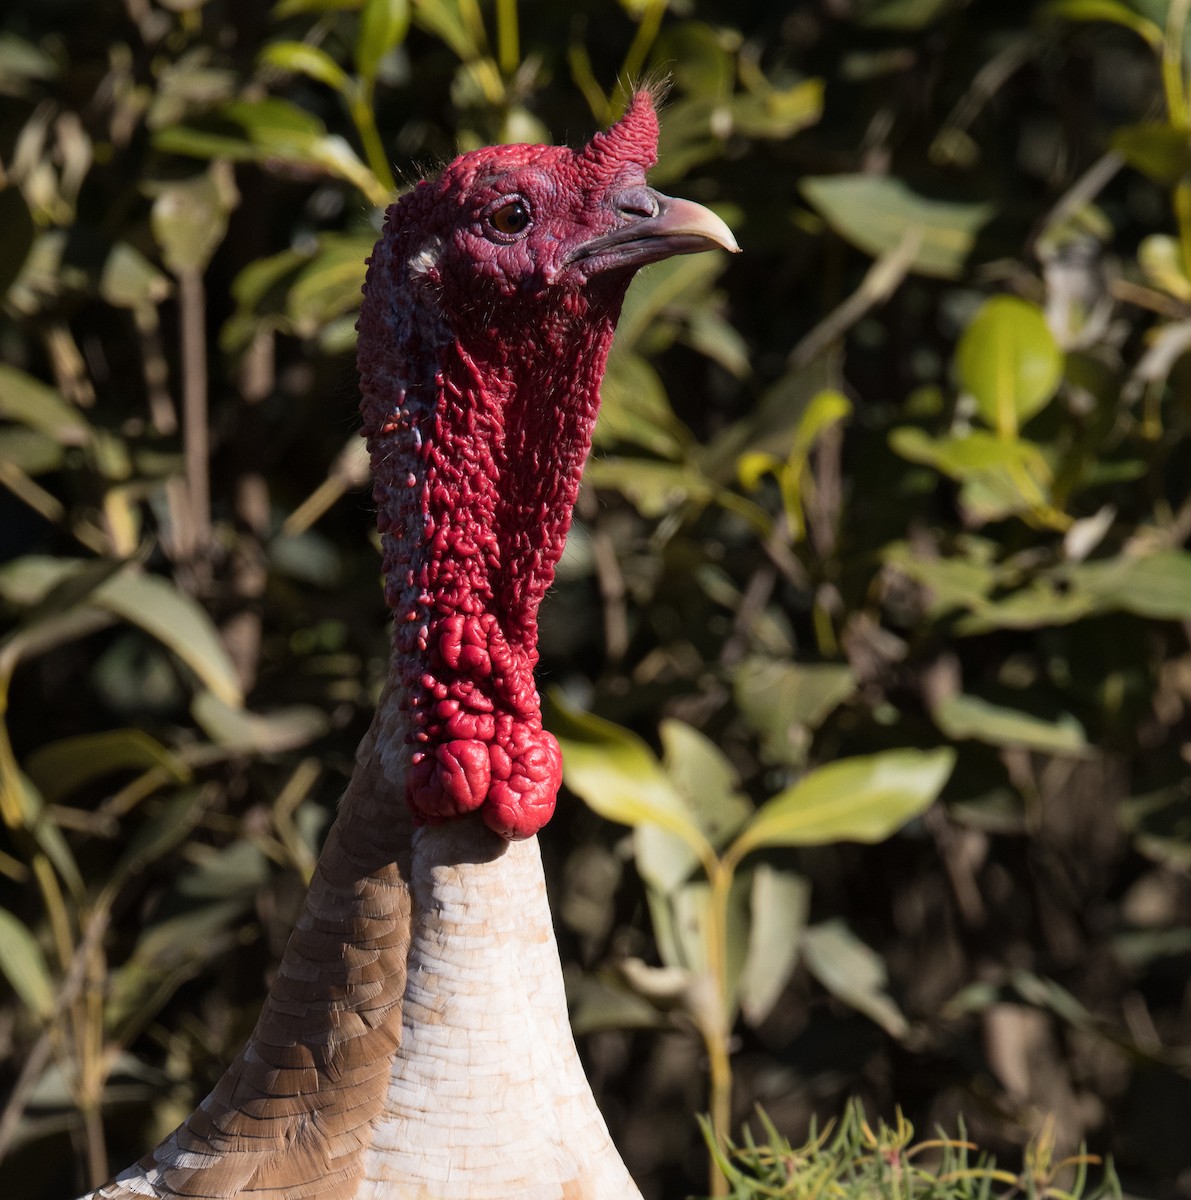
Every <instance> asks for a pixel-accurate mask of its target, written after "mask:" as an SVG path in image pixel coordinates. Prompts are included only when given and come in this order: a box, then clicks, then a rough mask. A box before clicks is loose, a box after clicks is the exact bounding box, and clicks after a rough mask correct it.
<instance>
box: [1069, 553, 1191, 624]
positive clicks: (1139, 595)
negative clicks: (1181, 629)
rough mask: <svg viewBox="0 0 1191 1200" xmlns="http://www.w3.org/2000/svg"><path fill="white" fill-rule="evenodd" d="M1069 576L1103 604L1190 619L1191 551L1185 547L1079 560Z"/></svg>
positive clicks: (1146, 614) (1161, 617) (1169, 618)
mask: <svg viewBox="0 0 1191 1200" xmlns="http://www.w3.org/2000/svg"><path fill="white" fill-rule="evenodd" d="M1068 579H1069V582H1070V585H1071V586H1072V587H1073V588H1075V589H1077V590H1079V591H1080V592H1083V593H1085V594H1087V595H1088V596H1090V598H1091V599H1092V601H1094V602H1095V603H1096V604H1097V605H1099V606H1100V607H1103V608H1116V609H1120V610H1122V611H1123V612H1129V613H1134V614H1135V615H1136V616H1139V617H1152V618H1154V619H1156V620H1160V621H1186V620H1191V554H1188V553H1187V552H1186V551H1185V550H1161V551H1159V552H1157V553H1156V554H1150V555H1147V556H1144V557H1141V556H1138V557H1133V556H1128V555H1122V556H1121V557H1119V558H1112V559H1106V560H1102V561H1100V562H1085V563H1080V564H1079V565H1078V566H1075V567H1072V568H1071V569H1070V570H1069V572H1068Z"/></svg>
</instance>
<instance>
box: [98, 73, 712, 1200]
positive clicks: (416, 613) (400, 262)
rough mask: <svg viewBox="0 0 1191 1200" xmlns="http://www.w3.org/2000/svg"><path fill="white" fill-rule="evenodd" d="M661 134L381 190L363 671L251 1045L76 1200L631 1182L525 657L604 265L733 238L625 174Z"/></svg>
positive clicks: (366, 316)
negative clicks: (351, 733)
mask: <svg viewBox="0 0 1191 1200" xmlns="http://www.w3.org/2000/svg"><path fill="white" fill-rule="evenodd" d="M656 142H657V122H656V117H655V115H654V105H653V98H652V97H651V96H650V95H649V94H648V93H638V95H637V96H636V97H635V98H634V100H633V102H632V104H631V105H630V108H629V110H628V112H627V113H626V115H625V117H624V118H622V120H621V121H620V122H619V123H618V124H617V125H616V126H614V127H613V128H612V129H610V130H608V131H607V132H606V133H603V134H598V135H597V136H596V138H595V139H593V141H592V142H591V143H590V144H589V145H588V146H587V147H586V148H584V149H583V150H582V151H571V150H567V149H562V148H554V147H507V146H506V147H496V148H492V149H489V150H487V151H476V152H473V153H472V154H469V155H464V156H462V157H461V158H460V159H457V160H456V161H455V163H453V164H451V166H450V167H448V168H447V169H446V171H445V172H444V174H443V176H442V178H441V179H440V180H439V181H437V182H436V183H434V184H421V185H419V187H418V188H417V189H415V190H414V191H413V192H411V193H409V194H408V195H407V196H406V197H404V198H403V199H402V200H400V201H398V202H397V203H396V204H394V205H393V206H392V208H391V209H390V210H389V213H388V215H387V220H386V229H385V232H384V234H382V237H381V240H380V241H379V242H378V244H377V247H376V250H375V251H374V254H373V257H372V259H371V260H370V263H371V265H370V269H369V275H368V283H367V285H366V289H365V303H364V307H363V310H362V313H361V320H360V325H359V332H360V340H359V347H360V349H359V362H360V373H361V386H362V392H363V398H364V399H363V413H364V430H365V433H366V435H367V437H368V439H369V448H370V452H371V455H372V464H373V472H374V478H375V487H374V494H375V497H376V501H377V507H378V527H379V528H380V531H381V539H382V547H383V551H384V569H385V580H386V584H385V593H386V598H387V600H388V603H389V604H390V606H391V607H392V609H393V612H394V653H393V666H392V671H391V675H390V682H389V687H388V689H387V690H386V692H385V695H384V696H383V698H382V700H381V703H380V705H379V707H378V711H377V714H376V718H375V720H374V721H373V725H372V728H371V730H370V731H369V734H368V735H367V737H366V738H365V740H364V742H363V743H362V745H361V747H360V749H359V752H358V755H357V762H356V767H355V770H354V772H353V775H352V779H351V782H350V783H349V785H348V788H347V791H346V793H345V794H344V797H343V799H342V801H341V803H340V808H339V813H338V816H337V819H336V821H335V824H334V825H333V826H332V829H331V831H330V833H329V835H328V837H327V841H326V844H325V846H324V848H323V851H322V854H321V855H320V858H319V863H318V866H317V869H316V871H315V875H314V879H313V880H312V883H311V887H310V891H309V893H308V896H307V898H306V902H305V905H304V907H303V910H302V913H301V915H300V917H299V919H298V923H297V926H296V928H295V930H294V932H293V934H292V936H291V939H290V941H289V943H288V945H287V947H286V950H285V953H284V955H283V958H282V961H281V964H280V966H279V968H278V971H277V975H276V978H275V980H274V982H273V985H272V987H271V989H270V992H269V995H268V997H267V999H266V1001H265V1005H264V1008H263V1010H262V1013H261V1016H260V1019H259V1021H258V1023H257V1026H256V1028H255V1030H254V1032H253V1034H252V1036H251V1038H250V1039H249V1041H248V1044H247V1045H246V1046H245V1047H244V1049H243V1050H242V1051H241V1053H240V1054H239V1056H238V1057H237V1058H236V1060H235V1061H234V1062H233V1063H232V1064H231V1066H230V1067H229V1068H228V1070H227V1072H226V1073H225V1075H224V1076H223V1077H222V1079H221V1080H220V1081H219V1083H218V1084H217V1085H216V1087H215V1089H214V1091H213V1092H212V1093H211V1094H210V1095H209V1096H208V1097H207V1098H206V1099H205V1100H204V1101H203V1102H202V1103H201V1104H200V1105H199V1107H198V1108H197V1109H196V1110H195V1111H194V1113H192V1114H191V1116H190V1117H189V1118H187V1120H186V1121H185V1122H183V1124H182V1125H181V1126H179V1128H178V1129H177V1130H175V1131H174V1133H172V1134H171V1135H170V1136H169V1137H168V1138H166V1140H165V1141H164V1142H162V1143H161V1144H160V1145H159V1146H157V1147H156V1148H155V1149H154V1150H153V1151H151V1152H150V1153H149V1154H147V1155H146V1156H145V1157H144V1158H143V1159H142V1160H141V1161H140V1162H139V1163H137V1164H136V1165H135V1166H132V1167H130V1168H128V1169H127V1170H125V1171H122V1172H121V1173H120V1174H119V1175H117V1176H116V1178H115V1179H114V1180H113V1181H112V1182H110V1183H109V1184H107V1185H105V1186H103V1187H101V1188H99V1189H98V1190H97V1191H95V1192H92V1193H90V1194H89V1197H88V1200H131V1198H132V1197H155V1198H158V1200H173V1198H180V1197H194V1198H200V1197H201V1198H203V1200H232V1198H234V1197H241V1196H243V1197H275V1198H276V1200H282V1198H285V1200H305V1198H310V1200H314V1198H316V1197H317V1198H319V1200H364V1198H368V1200H497V1198H498V1197H500V1198H513V1197H523V1198H525V1200H631V1198H632V1197H634V1196H639V1192H638V1191H637V1189H636V1187H635V1185H634V1184H633V1182H632V1180H631V1178H630V1177H629V1174H628V1171H627V1170H626V1168H625V1166H624V1164H623V1163H622V1161H621V1159H620V1157H619V1155H618V1154H617V1152H616V1150H615V1147H614V1146H613V1145H612V1142H611V1139H610V1138H609V1135H608V1131H607V1128H606V1126H605V1124H604V1121H603V1118H602V1117H601V1115H600V1113H599V1111H598V1109H597V1107H596V1104H595V1101H594V1098H593V1097H592V1094H591V1089H590V1087H589V1086H588V1083H587V1080H586V1078H585V1076H584V1073H583V1069H582V1066H581V1064H580V1061H579V1057H578V1054H577V1052H576V1049H575V1043H574V1040H573V1037H572V1035H571V1031H570V1026H569V1022H568V1018H567V1008H566V998H565V995H564V991H563V980H562V971H561V967H560V963H559V956H558V949H557V946H556V943H555V938H554V931H553V926H552V923H551V917H550V911H549V907H548V904H547V897H546V888H545V880H544V877H543V873H542V866H541V859H540V854H539V850H538V843H537V838H536V836H535V835H536V833H537V831H538V829H540V828H541V826H542V825H543V824H544V823H545V822H546V820H548V819H549V816H550V814H551V813H552V811H553V807H554V801H555V797H556V794H557V790H558V786H559V782H560V775H561V764H560V759H559V755H558V748H557V744H556V743H555V742H554V740H553V738H552V737H551V736H550V735H549V733H547V732H545V731H544V730H543V728H542V724H541V715H540V709H539V703H538V696H537V692H536V689H535V687H534V684H533V668H534V666H535V664H536V661H537V649H536V636H537V626H536V617H537V608H538V604H539V602H540V600H541V598H542V596H543V594H544V593H545V591H546V588H547V587H548V586H549V583H550V581H551V578H552V576H553V569H554V564H555V563H556V562H557V559H558V555H559V554H560V553H561V550H562V542H563V539H564V538H565V535H566V531H567V528H568V526H569V522H570V515H571V508H572V506H573V503H574V498H575V493H576V489H577V487H578V482H579V474H580V472H581V469H582V464H583V460H584V458H585V457H586V454H587V449H588V446H589V444H590V434H591V427H592V424H593V422H594V420H595V414H596V410H597V407H598V391H599V384H600V380H601V377H602V374H603V368H604V361H605V358H606V355H607V350H608V346H609V344H610V342H611V337H612V332H613V329H614V327H615V321H616V317H617V315H618V314H619V310H620V303H621V300H622V299H623V295H624V290H625V288H626V287H627V284H628V281H629V279H630V277H631V275H632V273H633V272H634V271H635V270H636V269H637V267H639V266H641V265H643V264H644V263H647V262H652V261H656V260H657V259H659V258H663V257H666V256H668V255H669V254H675V253H689V252H694V251H697V250H703V249H707V248H710V247H711V246H713V245H720V246H724V247H726V248H728V249H735V243H734V242H733V240H732V237H731V234H730V233H729V232H728V230H727V228H726V227H725V226H724V225H723V223H722V222H721V221H719V219H718V218H716V217H714V215H713V214H711V213H710V212H708V211H707V210H706V209H702V208H700V207H699V206H697V205H692V204H690V203H689V202H686V201H679V200H672V199H670V198H668V197H663V196H660V195H658V194H657V193H655V192H653V191H652V190H651V189H648V188H647V187H646V186H645V184H644V173H645V171H646V169H647V168H648V167H649V166H650V165H652V163H653V161H654V157H655V154H656Z"/></svg>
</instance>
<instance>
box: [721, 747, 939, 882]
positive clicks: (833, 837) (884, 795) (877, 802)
mask: <svg viewBox="0 0 1191 1200" xmlns="http://www.w3.org/2000/svg"><path fill="white" fill-rule="evenodd" d="M954 764H955V751H954V750H951V749H949V748H943V749H939V750H886V751H884V752H883V753H881V754H874V755H869V756H865V757H860V758H849V759H844V760H843V761H842V762H836V763H830V764H829V765H828V766H825V767H819V768H818V769H817V770H815V771H811V772H810V773H809V774H807V775H804V776H803V777H802V778H801V779H800V780H799V781H798V782H797V783H795V784H793V785H792V786H791V787H788V788H786V789H785V791H783V792H779V793H778V795H776V796H774V797H773V799H772V800H769V801H767V802H766V803H765V804H763V805H762V806H761V807H760V809H758V810H757V815H756V816H755V817H754V818H753V820H752V821H751V822H750V823H749V824H748V825H747V826H745V829H744V832H743V833H741V834H740V836H739V837H738V838H737V839H736V841H735V842H734V843H733V844H732V847H731V849H730V850H729V854H730V855H731V856H732V857H733V858H735V859H740V858H743V857H744V856H745V855H746V854H748V853H749V852H750V851H753V850H757V849H760V848H761V847H763V846H820V845H823V844H825V843H828V842H879V841H883V840H884V839H885V838H887V837H889V836H890V835H891V834H892V833H894V832H896V831H897V830H898V829H900V828H901V826H903V825H904V824H905V823H906V822H907V821H908V820H910V819H911V818H912V817H916V816H917V815H918V814H919V813H921V812H923V811H925V810H926V809H927V808H929V807H930V806H931V804H933V803H934V801H935V799H936V798H937V797H938V795H939V792H940V791H942V789H943V785H944V784H945V783H946V782H947V777H948V776H949V775H950V774H951V768H952V766H954Z"/></svg>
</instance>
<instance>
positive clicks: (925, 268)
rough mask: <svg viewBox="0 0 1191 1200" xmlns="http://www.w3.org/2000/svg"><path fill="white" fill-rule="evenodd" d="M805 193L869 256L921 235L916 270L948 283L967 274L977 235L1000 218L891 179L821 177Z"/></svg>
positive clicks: (983, 207)
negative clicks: (936, 197)
mask: <svg viewBox="0 0 1191 1200" xmlns="http://www.w3.org/2000/svg"><path fill="white" fill-rule="evenodd" d="M799 188H800V190H801V191H802V194H803V195H804V196H805V197H806V199H807V200H808V201H809V202H810V204H811V205H812V206H813V207H814V209H815V211H816V212H818V214H819V215H820V216H821V217H822V218H823V220H825V221H826V222H827V224H828V225H830V226H831V228H832V229H834V230H835V232H836V233H838V234H839V235H840V236H841V237H843V238H846V239H847V240H848V241H850V242H852V243H853V245H856V246H859V247H860V249H861V250H864V251H866V252H867V253H869V254H872V255H880V254H883V253H885V252H886V251H887V250H892V249H894V248H895V247H897V246H899V245H901V244H902V242H903V241H904V240H905V238H906V236H907V234H908V233H912V232H917V234H918V235H919V239H920V240H919V242H918V246H917V249H916V250H915V252H914V258H913V260H912V265H911V270H914V271H918V272H920V273H921V274H923V275H935V276H938V277H940V278H942V279H955V278H958V277H959V276H960V275H961V274H962V273H963V270H964V267H965V265H966V263H967V260H968V256H969V255H970V254H971V252H972V248H973V246H975V244H976V235H977V234H978V233H979V232H980V230H981V229H983V228H984V226H985V225H987V224H988V223H989V221H991V220H992V218H993V216H994V215H995V213H996V209H995V208H994V207H993V205H991V204H988V203H978V204H977V203H967V204H965V203H956V202H953V201H945V200H932V199H930V198H928V197H926V196H920V195H918V194H917V193H916V192H912V191H911V190H910V189H909V188H908V187H907V186H906V185H905V184H904V183H903V182H902V181H901V180H900V179H895V178H892V177H889V176H881V175H829V176H818V177H812V178H809V179H804V180H803V181H802V182H801V183H800V184H799Z"/></svg>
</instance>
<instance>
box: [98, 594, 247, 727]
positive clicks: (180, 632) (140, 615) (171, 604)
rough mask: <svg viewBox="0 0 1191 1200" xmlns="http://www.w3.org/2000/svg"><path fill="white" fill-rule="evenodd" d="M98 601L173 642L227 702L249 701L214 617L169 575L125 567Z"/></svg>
mask: <svg viewBox="0 0 1191 1200" xmlns="http://www.w3.org/2000/svg"><path fill="white" fill-rule="evenodd" d="M94 600H95V603H97V604H98V605H100V606H101V607H103V608H107V609H110V610H111V611H112V612H114V613H116V615H117V616H120V617H123V618H124V620H126V621H129V622H131V623H132V624H133V625H139V626H140V627H141V628H142V629H143V630H145V632H146V633H151V634H152V635H153V636H154V637H155V638H157V640H158V641H159V642H161V643H163V644H164V645H166V646H168V647H169V648H170V649H171V650H172V651H173V652H174V653H175V654H176V655H177V656H178V657H179V658H180V659H181V660H182V661H183V662H184V663H186V665H187V666H188V667H190V669H191V670H192V671H194V673H195V674H196V675H197V676H198V677H199V678H200V679H201V680H202V681H203V683H204V684H206V686H207V687H209V688H210V689H211V691H212V692H213V693H215V695H217V696H219V697H220V699H221V700H222V701H223V702H224V703H225V704H229V705H232V706H235V707H238V706H239V705H240V704H241V703H242V702H243V697H242V696H241V694H240V682H239V677H238V676H237V674H236V668H235V667H234V666H233V665H232V661H231V659H230V658H228V654H227V651H226V650H225V649H224V646H223V642H222V641H221V640H220V637H219V631H218V630H217V629H216V628H215V624H214V622H213V621H212V620H211V618H210V617H209V616H208V615H207V613H206V612H205V611H204V610H203V609H202V608H201V607H200V606H199V604H198V603H197V602H196V601H195V600H194V599H193V598H192V597H191V596H189V595H187V594H186V593H185V592H183V591H181V590H179V589H178V588H176V587H174V586H173V584H171V583H170V582H169V581H168V580H165V579H162V578H161V577H160V576H157V575H133V574H129V573H127V572H125V573H123V574H120V575H117V576H116V577H115V578H114V579H111V580H109V581H108V582H107V583H105V584H103V585H102V586H101V587H100V588H98V589H97V590H96V592H95V595H94Z"/></svg>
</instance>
